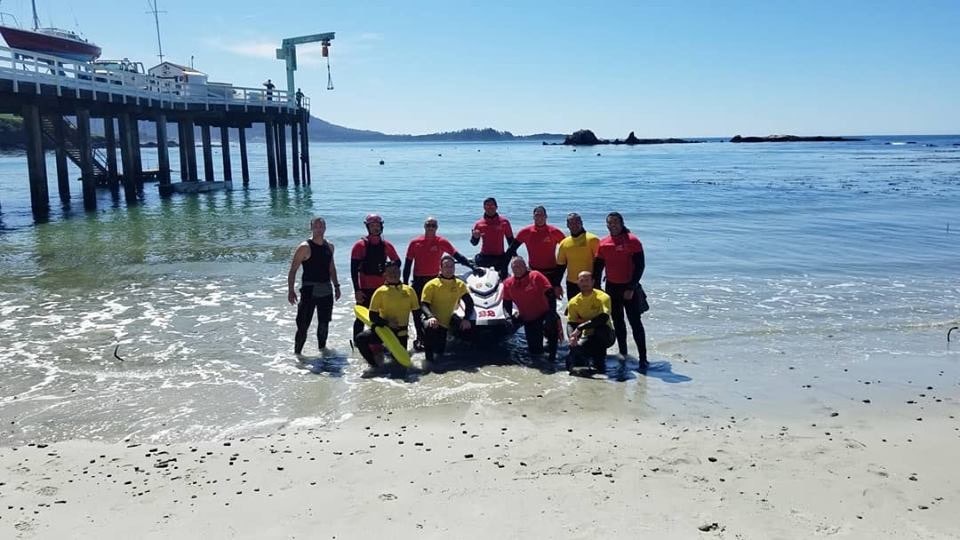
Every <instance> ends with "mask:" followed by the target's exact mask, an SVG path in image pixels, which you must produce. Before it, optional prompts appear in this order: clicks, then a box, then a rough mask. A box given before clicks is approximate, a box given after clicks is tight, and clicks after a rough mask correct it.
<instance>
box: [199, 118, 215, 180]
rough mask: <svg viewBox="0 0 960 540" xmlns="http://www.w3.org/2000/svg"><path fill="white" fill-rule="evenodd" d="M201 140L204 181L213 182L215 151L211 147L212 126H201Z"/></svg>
mask: <svg viewBox="0 0 960 540" xmlns="http://www.w3.org/2000/svg"><path fill="white" fill-rule="evenodd" d="M200 139H201V142H202V143H203V179H204V180H206V181H207V182H213V149H212V147H211V145H210V125H209V124H203V125H202V126H200Z"/></svg>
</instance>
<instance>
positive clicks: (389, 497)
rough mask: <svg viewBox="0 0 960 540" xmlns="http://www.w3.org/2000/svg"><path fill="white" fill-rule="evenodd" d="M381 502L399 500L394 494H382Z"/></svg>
mask: <svg viewBox="0 0 960 540" xmlns="http://www.w3.org/2000/svg"><path fill="white" fill-rule="evenodd" d="M380 500H381V501H395V500H397V496H396V495H394V494H393V493H381V494H380Z"/></svg>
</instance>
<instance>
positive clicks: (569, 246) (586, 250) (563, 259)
mask: <svg viewBox="0 0 960 540" xmlns="http://www.w3.org/2000/svg"><path fill="white" fill-rule="evenodd" d="M599 247H600V239H599V238H597V235H595V234H593V233H588V232H584V233H583V234H581V235H580V236H577V237H573V236H568V237H566V238H564V239H563V241H562V242H560V249H559V251H557V264H559V265H566V266H567V281H570V282H576V281H577V276H578V275H580V272H593V258H594V257H596V256H597V248H599Z"/></svg>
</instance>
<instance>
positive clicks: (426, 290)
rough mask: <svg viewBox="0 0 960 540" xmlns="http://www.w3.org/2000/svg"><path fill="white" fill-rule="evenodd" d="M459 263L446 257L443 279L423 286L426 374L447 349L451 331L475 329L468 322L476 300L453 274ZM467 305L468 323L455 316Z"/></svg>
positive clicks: (465, 308)
mask: <svg viewBox="0 0 960 540" xmlns="http://www.w3.org/2000/svg"><path fill="white" fill-rule="evenodd" d="M454 269H456V261H455V259H454V257H453V256H451V255H447V254H444V255H443V257H441V258H440V275H439V276H438V277H435V278H433V279H431V280H430V281H428V282H427V283H426V285H424V286H423V296H422V297H421V298H420V301H421V303H420V310H421V311H422V312H423V316H424V317H425V320H424V321H423V327H424V339H423V345H424V351H425V353H426V359H425V360H424V364H423V370H424V371H429V370H430V366H431V365H432V363H433V361H434V358H435V356H436V355H442V354H443V351H444V350H445V349H446V346H447V330H450V329H451V328H453V327H459V329H460V332H469V331H470V328H471V327H472V325H471V324H470V321H469V320H468V319H470V318H471V315H472V314H473V298H471V297H470V293H469V291H468V290H467V284H466V283H464V282H463V280H462V279H460V278H458V277H457V276H455V275H454V274H453V272H454ZM460 302H463V306H464V310H463V313H464V315H465V318H464V319H461V318H460V317H458V316H456V315H454V314H453V312H454V310H456V309H457V304H459V303H460Z"/></svg>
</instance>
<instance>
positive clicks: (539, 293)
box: [503, 257, 560, 362]
mask: <svg viewBox="0 0 960 540" xmlns="http://www.w3.org/2000/svg"><path fill="white" fill-rule="evenodd" d="M510 270H511V271H512V272H513V275H512V276H510V277H508V278H507V279H506V281H504V282H503V309H504V311H506V312H507V313H510V312H511V311H513V305H514V303H516V305H517V313H518V314H519V317H520V322H521V324H523V332H524V333H525V334H526V335H527V350H528V351H529V352H530V354H531V355H536V354H543V338H544V337H546V338H547V352H548V354H549V359H550V362H554V361H556V359H557V342H558V341H559V340H560V322H559V317H558V316H557V296H556V295H555V294H554V292H553V285H551V284H550V280H548V279H547V277H546V276H544V275H543V274H541V273H540V272H537V271H536V270H530V269H529V268H527V262H526V261H524V260H523V257H514V258H513V260H512V261H510Z"/></svg>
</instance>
